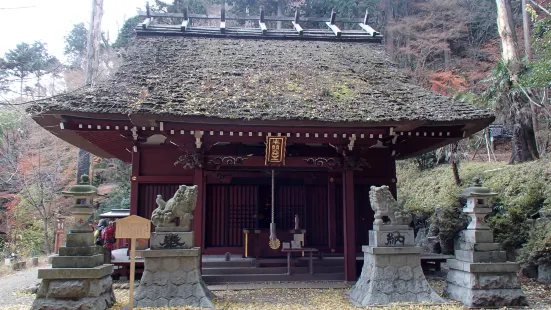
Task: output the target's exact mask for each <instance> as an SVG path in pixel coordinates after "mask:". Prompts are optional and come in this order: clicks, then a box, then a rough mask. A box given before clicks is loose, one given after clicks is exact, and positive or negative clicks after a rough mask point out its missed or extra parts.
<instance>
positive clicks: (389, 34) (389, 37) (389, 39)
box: [385, 0, 394, 57]
mask: <svg viewBox="0 0 551 310" xmlns="http://www.w3.org/2000/svg"><path fill="white" fill-rule="evenodd" d="M393 23H394V15H393V12H392V1H391V0H385V46H386V51H387V53H388V54H389V55H390V56H391V57H392V56H394V36H393V31H392V30H390V29H389V28H390V25H391V24H393Z"/></svg>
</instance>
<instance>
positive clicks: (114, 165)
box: [98, 159, 132, 213]
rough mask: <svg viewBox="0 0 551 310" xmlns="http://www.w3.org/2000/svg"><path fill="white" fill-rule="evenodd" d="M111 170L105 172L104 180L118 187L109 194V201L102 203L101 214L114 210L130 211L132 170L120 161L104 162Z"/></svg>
mask: <svg viewBox="0 0 551 310" xmlns="http://www.w3.org/2000/svg"><path fill="white" fill-rule="evenodd" d="M103 162H104V163H105V164H106V165H107V166H108V167H109V169H106V170H104V172H105V174H104V175H103V178H102V179H104V180H105V181H106V182H107V183H111V184H117V187H116V188H115V189H114V190H113V191H112V192H111V193H109V197H108V198H109V199H107V200H106V201H105V202H102V203H101V206H100V209H99V210H98V211H99V213H104V212H108V211H110V210H112V209H130V176H131V172H132V169H131V167H130V165H128V164H125V163H124V162H123V161H121V160H118V159H110V160H104V161H103Z"/></svg>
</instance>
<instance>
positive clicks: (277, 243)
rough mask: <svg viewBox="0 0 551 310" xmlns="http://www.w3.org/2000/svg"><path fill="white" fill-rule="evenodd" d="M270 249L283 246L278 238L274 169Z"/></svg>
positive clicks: (273, 176)
mask: <svg viewBox="0 0 551 310" xmlns="http://www.w3.org/2000/svg"><path fill="white" fill-rule="evenodd" d="M269 245H270V248H272V249H274V250H277V249H279V246H280V245H281V242H280V241H279V239H277V236H276V224H275V175H274V170H273V169H272V222H271V223H270V241H269Z"/></svg>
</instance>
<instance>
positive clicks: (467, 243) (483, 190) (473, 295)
mask: <svg viewBox="0 0 551 310" xmlns="http://www.w3.org/2000/svg"><path fill="white" fill-rule="evenodd" d="M495 195H497V194H496V193H494V192H492V191H491V190H490V189H489V188H487V187H483V186H482V183H481V182H480V179H479V178H474V179H473V184H472V186H471V187H468V188H466V189H465V190H464V191H463V192H462V193H461V194H459V197H465V198H467V204H466V206H465V207H464V208H463V212H464V213H465V214H467V215H468V216H470V217H471V221H470V223H469V226H467V228H466V229H465V230H463V231H461V232H460V233H459V234H458V236H457V238H456V240H455V245H454V248H455V259H449V260H448V266H449V272H448V275H447V278H446V287H445V290H444V292H445V294H447V296H448V297H450V298H452V299H455V300H457V301H460V302H462V303H463V304H465V305H466V306H469V307H477V308H478V307H507V306H525V305H527V302H526V298H525V297H524V293H523V292H522V289H521V287H520V282H519V281H518V278H517V271H518V269H519V267H520V266H519V264H517V263H514V262H507V255H506V253H505V251H503V250H501V246H500V244H499V243H494V232H493V231H492V229H491V228H490V227H489V226H488V225H487V224H486V222H485V221H484V217H486V215H488V214H489V213H490V212H491V211H492V209H491V208H490V207H489V203H488V199H489V198H491V197H493V196H495Z"/></svg>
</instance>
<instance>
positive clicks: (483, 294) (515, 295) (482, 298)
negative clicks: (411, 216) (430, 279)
mask: <svg viewBox="0 0 551 310" xmlns="http://www.w3.org/2000/svg"><path fill="white" fill-rule="evenodd" d="M445 293H446V294H447V296H448V297H450V298H452V299H454V300H457V301H460V302H461V303H463V304H464V305H466V306H468V307H492V308H498V307H507V306H517V307H520V306H527V305H528V302H527V301H526V297H524V293H523V292H522V290H521V289H520V288H517V289H496V290H494V289H489V290H475V289H469V288H466V287H463V286H458V285H455V284H452V283H449V282H447V283H446V288H445Z"/></svg>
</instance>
